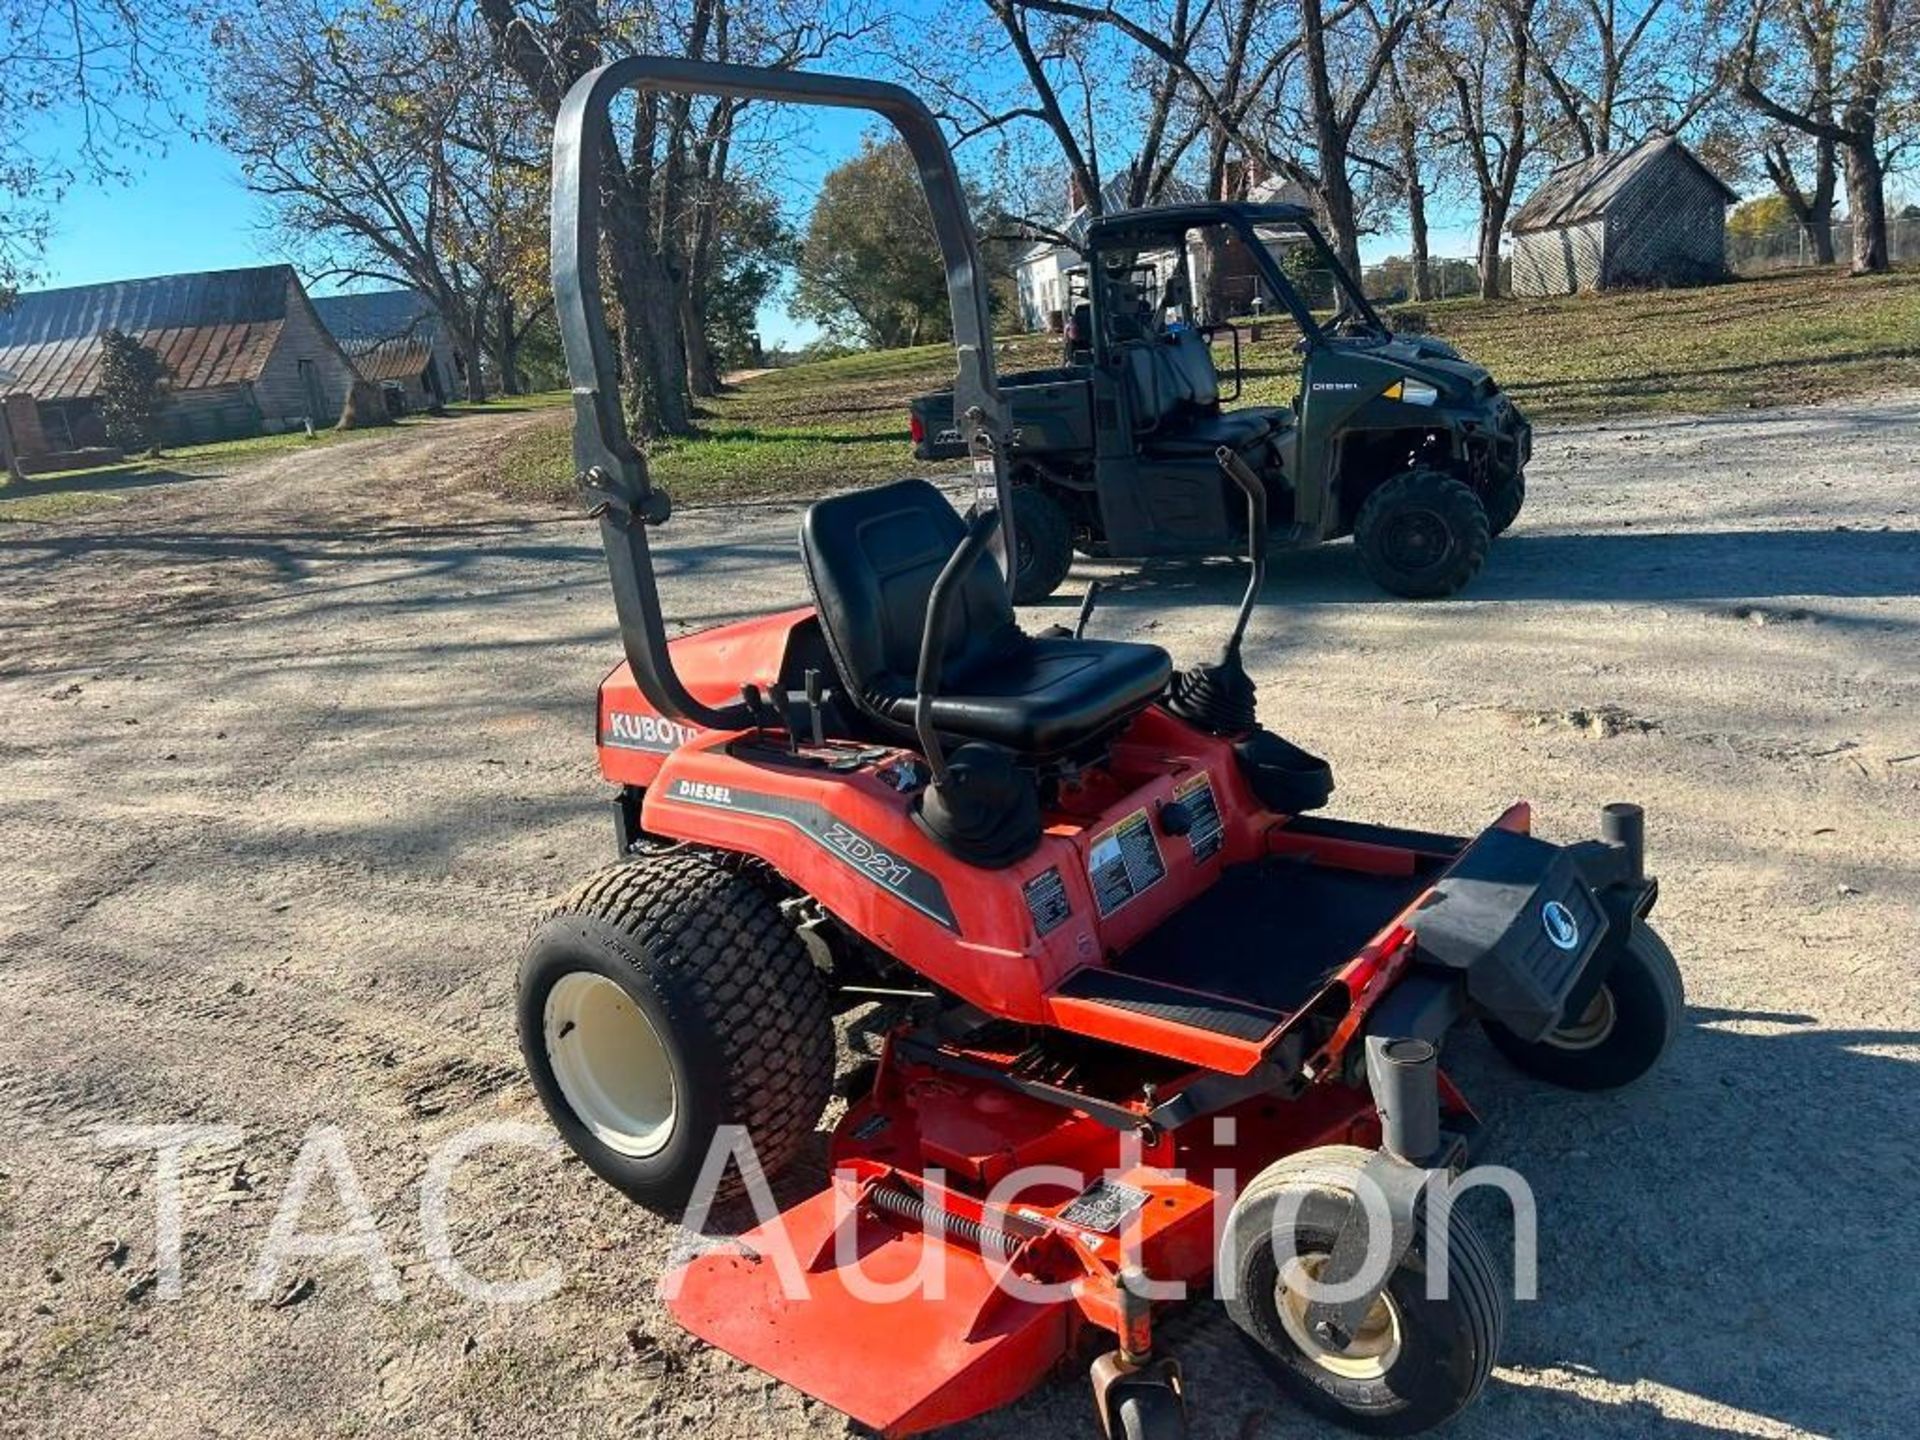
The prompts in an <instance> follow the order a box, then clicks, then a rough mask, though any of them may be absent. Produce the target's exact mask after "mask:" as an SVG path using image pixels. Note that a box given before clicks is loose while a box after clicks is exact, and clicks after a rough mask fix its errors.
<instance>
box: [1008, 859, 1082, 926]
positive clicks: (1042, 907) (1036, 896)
mask: <svg viewBox="0 0 1920 1440" xmlns="http://www.w3.org/2000/svg"><path fill="white" fill-rule="evenodd" d="M1020 889H1021V893H1022V894H1024V895H1025V896H1026V897H1027V913H1028V914H1029V915H1031V916H1033V928H1034V930H1035V931H1036V932H1038V933H1039V934H1040V935H1041V936H1043V937H1044V936H1047V935H1050V934H1052V933H1053V932H1054V931H1055V930H1058V929H1059V928H1060V927H1061V926H1062V925H1064V924H1066V923H1067V921H1068V919H1069V918H1071V917H1072V915H1073V901H1072V900H1070V899H1068V898H1067V882H1066V881H1065V880H1063V879H1061V878H1060V871H1059V869H1058V868H1057V867H1051V866H1050V867H1049V868H1048V869H1046V870H1045V871H1043V872H1042V873H1040V874H1038V875H1036V876H1034V877H1033V879H1031V880H1029V881H1027V883H1026V884H1025V885H1023V886H1021V887H1020Z"/></svg>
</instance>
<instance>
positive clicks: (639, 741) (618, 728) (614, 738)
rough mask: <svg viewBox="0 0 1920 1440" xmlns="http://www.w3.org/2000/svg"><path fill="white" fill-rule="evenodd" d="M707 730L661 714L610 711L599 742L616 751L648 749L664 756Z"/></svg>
mask: <svg viewBox="0 0 1920 1440" xmlns="http://www.w3.org/2000/svg"><path fill="white" fill-rule="evenodd" d="M705 733H706V732H705V731H703V730H701V729H699V728H698V727H696V726H693V725H682V724H680V723H679V722H678V721H677V720H668V719H665V718H664V717H662V716H659V715H630V714H628V713H627V712H626V711H624V710H610V711H608V712H607V723H606V726H605V727H604V728H603V729H602V730H601V731H600V743H601V744H602V745H610V746H612V747H613V748H614V749H616V750H647V751H650V752H652V753H653V754H655V755H665V754H668V753H669V752H671V751H674V750H678V749H679V748H680V747H681V746H682V745H685V744H687V743H688V742H689V741H692V740H698V739H699V738H700V737H701V736H702V735H703V734H705Z"/></svg>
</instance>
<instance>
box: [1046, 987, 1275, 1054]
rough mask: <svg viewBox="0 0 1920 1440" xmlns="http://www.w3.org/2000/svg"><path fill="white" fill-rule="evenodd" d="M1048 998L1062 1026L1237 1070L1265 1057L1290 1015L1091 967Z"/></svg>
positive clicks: (1057, 1022) (1142, 1047) (1105, 1038)
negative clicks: (1268, 1046)
mask: <svg viewBox="0 0 1920 1440" xmlns="http://www.w3.org/2000/svg"><path fill="white" fill-rule="evenodd" d="M1048 1003H1049V1008H1050V1009H1051V1010H1052V1012H1053V1021H1054V1023H1055V1024H1056V1025H1058V1026H1060V1028H1061V1029H1063V1030H1071V1031H1073V1032H1075V1033H1076V1034H1081V1035H1093V1036H1097V1037H1098V1038H1100V1039H1102V1040H1111V1041H1113V1042H1115V1043H1116V1044H1121V1045H1131V1046H1133V1047H1135V1048H1137V1049H1142V1050H1150V1051H1152V1052H1153V1053H1155V1054H1158V1055H1167V1056H1171V1057H1173V1058H1174V1059H1178V1060H1185V1061H1187V1062H1188V1063H1190V1064H1194V1065H1204V1066H1207V1067H1208V1068H1209V1069H1214V1070H1224V1071H1226V1072H1227V1073H1229V1074H1233V1075H1244V1074H1246V1073H1247V1072H1248V1071H1249V1070H1251V1069H1253V1068H1254V1066H1256V1065H1258V1064H1259V1063H1260V1061H1261V1059H1262V1058H1263V1057H1264V1055H1265V1053H1266V1043H1267V1040H1268V1038H1269V1037H1270V1036H1272V1034H1273V1032H1274V1031H1275V1030H1277V1029H1279V1028H1280V1026H1281V1024H1282V1023H1284V1022H1285V1020H1286V1018H1287V1017H1286V1016H1284V1015H1282V1014H1280V1013H1278V1012H1277V1011H1273V1010H1268V1009H1265V1008H1263V1007H1261V1006H1259V1005H1250V1004H1248V1003H1247V1002H1246V1001H1244V1000H1236V999H1233V998H1232V997H1231V996H1227V995H1209V994H1206V993H1205V992H1203V991H1199V990H1187V989H1184V988H1183V987H1181V986H1179V985H1168V984H1166V983H1164V982H1162V981H1159V980H1148V979H1144V978H1142V977H1141V976H1138V975H1126V974H1122V973H1120V972H1119V971H1117V970H1101V969H1091V968H1089V969H1085V970H1077V971H1075V972H1074V973H1073V974H1072V975H1069V976H1068V977H1067V979H1066V982H1065V983H1064V984H1062V985H1061V986H1060V988H1059V989H1057V990H1055V991H1054V992H1053V994H1052V995H1050V996H1049V997H1048Z"/></svg>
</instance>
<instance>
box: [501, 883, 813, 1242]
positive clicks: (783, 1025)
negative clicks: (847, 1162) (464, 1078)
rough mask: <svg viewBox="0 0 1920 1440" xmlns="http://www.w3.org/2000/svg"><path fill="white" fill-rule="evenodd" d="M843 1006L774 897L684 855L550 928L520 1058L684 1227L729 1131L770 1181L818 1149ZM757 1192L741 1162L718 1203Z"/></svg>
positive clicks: (563, 1110) (525, 1010) (523, 991)
mask: <svg viewBox="0 0 1920 1440" xmlns="http://www.w3.org/2000/svg"><path fill="white" fill-rule="evenodd" d="M828 998H829V997H828V991H827V986H826V982H825V980H824V978H823V977H822V976H821V974H820V972H819V971H818V970H817V969H815V968H814V965H813V963H812V961H811V960H810V959H809V958H808V955H807V951H806V947H805V945H804V944H803V943H802V941H801V939H800V937H799V936H798V935H797V934H796V933H795V932H794V930H793V929H792V927H791V926H789V925H788V924H787V922H786V919H785V917H783V916H782V915H781V913H780V910H779V907H778V905H777V903H776V901H775V897H774V896H773V895H772V894H771V893H770V892H769V891H768V890H767V889H766V888H765V887H763V886H762V885H761V884H760V883H758V882H757V881H756V880H755V879H753V878H752V877H751V876H750V875H748V874H745V873H743V872H742V871H741V870H740V868H739V867H738V866H737V865H736V864H733V863H730V862H729V861H728V860H726V859H725V858H723V857H721V856H719V855H715V854H713V853H711V852H705V851H701V850H696V849H678V850H673V851H670V852H665V853H660V854H655V855H651V856H646V857H643V858H638V859H635V860H631V861H627V862H623V863H621V864H618V865H614V866H611V867H609V868H608V869H605V870H602V871H601V872H600V873H599V874H597V875H595V876H594V877H593V878H591V879H590V880H588V881H586V882H585V883H584V884H582V885H581V886H580V887H579V888H578V889H576V890H574V891H573V893H572V894H570V895H569V896H567V898H566V899H564V900H562V901H561V902H560V903H559V904H558V905H557V906H555V907H554V908H553V909H552V910H551V911H549V912H548V913H547V915H546V916H544V917H543V918H542V920H541V922H540V924H539V925H538V926H537V927H536V929H535V931H534V934H533V939H532V941H531V943H530V944H529V945H528V947H527V953H526V958H525V959H524V960H523V961H522V962H521V965H520V983H519V1026H520V1050H521V1054H522V1056H523V1057H524V1058H525V1060H526V1064H527V1070H528V1072H529V1074H530V1075H531V1076H532V1078H533V1084H534V1089H535V1090H536V1091H538V1093H539V1095H540V1099H541V1102H542V1103H543V1104H544V1105H545V1106H546V1109H547V1113H548V1114H549V1115H550V1116H551V1117H552V1118H553V1122H554V1125H555V1126H556V1127H557V1128H558V1130H559V1131H560V1134H561V1137H562V1138H563V1139H565V1140H566V1142H567V1144H568V1145H569V1146H571V1147H572V1149H573V1150H574V1152H575V1153H576V1154H578V1155H579V1156H580V1158H581V1159H582V1160H584V1161H586V1163H587V1165H588V1167H589V1168H590V1169H592V1171H593V1172H594V1173H595V1174H596V1175H598V1176H599V1177H600V1178H601V1179H603V1180H605V1181H606V1182H607V1183H608V1184H610V1185H613V1186H615V1187H616V1188H617V1189H619V1190H622V1191H624V1192H625V1193H626V1194H627V1195H628V1196H630V1197H631V1198H633V1199H634V1200H637V1201H639V1202H640V1203H641V1204H642V1205H646V1206H649V1207H651V1208H653V1209H656V1210H661V1211H664V1212H671V1213H678V1212H679V1211H680V1210H682V1209H683V1208H684V1207H685V1205H686V1203H687V1201H688V1199H689V1197H690V1196H691V1195H692V1194H693V1191H694V1187H695V1182H696V1181H697V1180H698V1178H699V1176H700V1174H701V1171H702V1169H703V1167H704V1166H705V1164H706V1163H707V1157H708V1151H709V1149H710V1148H711V1147H712V1144H713V1141H714V1137H715V1135H716V1133H717V1132H718V1131H719V1129H720V1127H721V1126H738V1127H740V1128H741V1130H742V1132H743V1134H744V1137H745V1139H746V1140H748V1141H750V1142H751V1144H752V1147H753V1154H754V1156H755V1157H756V1158H757V1159H758V1161H759V1164H760V1168H761V1170H762V1171H763V1173H765V1174H766V1175H767V1176H768V1177H769V1178H771V1177H772V1176H774V1175H776V1174H778V1173H779V1172H780V1170H781V1169H783V1168H784V1167H785V1166H786V1165H787V1164H788V1163H789V1162H791V1161H792V1159H793V1158H794V1155H795V1153H796V1152H797V1151H798V1150H799V1149H800V1147H801V1145H802V1144H803V1143H804V1142H805V1141H806V1139H807V1138H808V1136H810V1135H811V1134H812V1133H813V1129H814V1126H815V1124H816V1122H817V1121H818V1120H819V1118H820V1113H821V1111H822V1110H823V1109H825V1107H826V1102H827V1097H828V1092H829V1090H830V1088H831V1086H832V1083H833V1063H834V1033H833V1022H832V1018H831V1015H830V1013H829V1009H828ZM569 1047H571V1048H569ZM744 1189H745V1187H744V1184H743V1182H742V1180H741V1177H740V1173H739V1169H738V1167H737V1166H736V1165H734V1164H733V1163H731V1162H729V1164H728V1165H727V1167H726V1172H725V1176H724V1178H723V1179H722V1181H721V1183H720V1185H719V1187H718V1188H717V1190H716V1191H715V1198H716V1199H717V1200H723V1201H724V1200H727V1199H732V1198H735V1197H737V1196H738V1195H740V1194H742V1193H743V1192H744Z"/></svg>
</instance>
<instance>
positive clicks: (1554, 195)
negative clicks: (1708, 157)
mask: <svg viewBox="0 0 1920 1440" xmlns="http://www.w3.org/2000/svg"><path fill="white" fill-rule="evenodd" d="M1669 155H1677V156H1679V157H1680V158H1681V159H1682V160H1684V161H1686V162H1687V163H1688V164H1689V165H1692V166H1693V167H1694V168H1695V169H1697V170H1698V171H1700V173H1701V174H1703V175H1705V176H1706V177H1707V178H1708V179H1709V180H1711V181H1713V183H1714V184H1715V185H1717V186H1719V187H1720V192H1721V194H1722V195H1723V196H1724V197H1725V199H1726V203H1727V204H1729V205H1731V204H1733V203H1734V202H1735V201H1737V200H1738V199H1739V198H1740V197H1739V196H1738V195H1737V194H1735V193H1734V191H1733V190H1732V188H1731V187H1730V186H1728V184H1727V182H1726V181H1724V180H1722V179H1721V178H1720V177H1719V176H1718V175H1716V174H1714V173H1713V171H1711V170H1709V169H1708V168H1707V167H1706V165H1705V163H1704V162H1702V161H1701V159H1700V157H1699V156H1697V155H1695V154H1694V153H1693V152H1692V151H1691V150H1689V149H1687V147H1686V146H1684V145H1682V144H1681V143H1680V141H1679V140H1678V139H1677V138H1676V137H1674V136H1672V135H1649V136H1648V137H1647V138H1646V139H1645V140H1642V141H1641V142H1640V143H1639V144H1638V145H1635V146H1633V147H1632V148H1631V149H1628V150H1608V151H1605V152H1603V153H1601V154H1599V155H1593V156H1589V157H1588V158H1587V159H1585V160H1576V161H1575V162H1574V163H1573V164H1571V165H1562V166H1561V167H1560V168H1559V169H1558V170H1555V171H1554V172H1553V173H1552V174H1551V175H1549V176H1547V178H1546V179H1545V180H1543V181H1541V182H1540V188H1539V189H1537V190H1535V191H1534V192H1533V194H1531V195H1529V196H1528V197H1527V200H1526V203H1525V204H1524V205H1522V206H1521V207H1520V208H1519V209H1518V210H1516V211H1514V212H1513V219H1512V220H1511V221H1510V222H1509V223H1508V228H1509V229H1510V230H1511V231H1512V232H1513V233H1514V234H1516V235H1524V234H1526V233H1527V232H1528V231H1531V230H1553V229H1557V228H1559V227H1560V226H1563V225H1578V224H1581V223H1582V222H1584V221H1587V220H1597V219H1599V218H1600V217H1601V216H1602V215H1604V214H1605V213H1606V212H1607V208H1608V207H1609V206H1611V205H1612V204H1613V203H1614V201H1616V200H1617V199H1619V198H1620V196H1622V195H1623V194H1625V193H1626V191H1627V190H1628V189H1629V188H1630V187H1631V186H1632V185H1634V184H1635V183H1636V182H1637V181H1640V180H1643V179H1645V178H1646V177H1647V176H1648V175H1650V174H1652V173H1653V171H1654V169H1655V167H1657V166H1658V165H1659V164H1660V162H1661V161H1662V160H1664V159H1665V158H1666V157H1667V156H1669Z"/></svg>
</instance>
